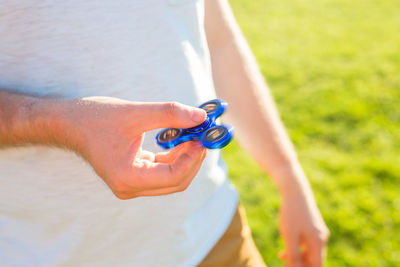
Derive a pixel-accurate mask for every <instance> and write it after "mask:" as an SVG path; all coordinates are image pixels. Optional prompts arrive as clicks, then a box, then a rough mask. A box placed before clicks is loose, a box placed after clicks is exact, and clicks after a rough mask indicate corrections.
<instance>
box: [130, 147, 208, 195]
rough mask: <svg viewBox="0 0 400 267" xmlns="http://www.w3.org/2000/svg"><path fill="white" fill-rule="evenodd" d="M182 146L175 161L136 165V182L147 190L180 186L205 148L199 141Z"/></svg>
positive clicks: (134, 170)
mask: <svg viewBox="0 0 400 267" xmlns="http://www.w3.org/2000/svg"><path fill="white" fill-rule="evenodd" d="M182 146H183V147H182V149H180V150H179V151H178V152H177V155H176V158H175V159H174V161H173V162H166V163H151V164H149V165H144V166H135V167H134V169H133V172H134V173H133V177H135V176H136V178H135V179H134V184H135V185H140V186H141V188H143V189H145V190H147V189H157V188H164V187H173V186H178V185H179V184H180V183H181V182H182V180H183V179H184V178H185V176H186V175H187V174H188V173H189V171H190V170H191V169H193V167H194V166H195V165H196V163H197V161H198V160H199V159H200V158H201V157H202V154H203V152H204V150H205V149H204V148H203V147H201V145H200V144H198V143H197V142H186V143H184V144H182Z"/></svg>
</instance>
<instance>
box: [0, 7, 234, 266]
mask: <svg viewBox="0 0 400 267" xmlns="http://www.w3.org/2000/svg"><path fill="white" fill-rule="evenodd" d="M203 20H204V3H203V0H136V1H135V0H114V1H108V0H86V1H81V0H68V1H66V0H63V1H61V0H60V1H54V0H0V88H4V89H15V90H17V91H19V92H21V93H32V94H36V95H43V96H50V97H74V98H75V97H84V96H94V95H102V96H112V97H118V98H122V99H126V100H132V101H178V102H181V103H184V104H188V105H198V104H200V103H202V102H204V101H207V100H209V99H213V98H215V93H214V88H213V83H212V77H211V67H210V60H209V53H208V48H207V44H206V39H205V33H204V27H203ZM154 136H155V132H151V133H149V134H147V136H146V139H145V142H144V147H145V149H148V150H151V151H154V152H156V151H158V150H159V148H158V147H157V146H156V144H155V140H154ZM237 198H238V197H237V193H236V191H235V189H234V188H233V187H232V186H231V184H230V183H229V181H228V180H227V176H226V169H225V167H224V164H223V162H222V161H221V158H220V151H218V150H214V151H209V154H208V156H207V158H206V160H205V162H204V164H203V166H202V168H201V170H200V172H199V173H198V175H197V176H196V178H195V179H194V180H193V182H192V184H191V185H190V186H189V188H188V189H187V190H186V191H184V192H181V193H176V194H171V195H167V196H159V197H142V198H136V199H132V200H125V201H122V200H119V199H117V198H116V197H115V196H114V195H113V194H112V193H111V191H110V190H109V189H108V187H107V186H106V185H105V184H104V182H103V181H102V180H101V179H100V178H99V177H98V176H96V174H95V173H94V171H93V170H92V168H91V167H90V166H89V165H88V164H87V163H86V162H84V161H83V160H82V159H81V158H79V157H78V156H76V155H75V154H74V153H72V152H70V151H65V150H61V149H58V148H51V147H45V146H30V147H18V148H7V149H1V150H0V262H1V263H0V265H1V266H194V265H196V264H198V263H199V262H200V261H201V260H202V259H203V258H204V257H205V255H206V254H207V253H208V251H209V250H210V249H211V248H212V246H213V245H214V244H215V243H216V242H217V241H218V239H219V238H220V237H221V235H222V234H223V232H224V231H225V230H226V227H227V226H228V225H229V223H230V220H231V218H232V215H233V213H234V211H235V209H236V205H237Z"/></svg>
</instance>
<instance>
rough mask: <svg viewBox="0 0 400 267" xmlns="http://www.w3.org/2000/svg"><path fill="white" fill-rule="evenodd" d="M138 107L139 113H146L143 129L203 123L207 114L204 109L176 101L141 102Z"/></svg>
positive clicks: (190, 125)
mask: <svg viewBox="0 0 400 267" xmlns="http://www.w3.org/2000/svg"><path fill="white" fill-rule="evenodd" d="M137 108H139V109H140V113H139V114H144V115H143V116H144V119H143V120H142V122H143V123H142V127H143V128H142V130H143V131H149V130H153V129H158V128H190V127H194V126H196V125H199V124H201V123H202V122H203V121H204V120H205V119H206V116H207V114H206V112H205V111H204V110H202V109H199V108H195V107H191V106H187V105H183V104H180V103H176V102H165V103H141V104H136V106H135V109H137ZM136 111H137V110H136ZM136 114H137V112H136Z"/></svg>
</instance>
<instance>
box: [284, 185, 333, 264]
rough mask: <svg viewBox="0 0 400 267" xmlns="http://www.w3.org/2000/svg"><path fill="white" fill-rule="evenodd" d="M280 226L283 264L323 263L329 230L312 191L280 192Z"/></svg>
mask: <svg viewBox="0 0 400 267" xmlns="http://www.w3.org/2000/svg"><path fill="white" fill-rule="evenodd" d="M279 215H280V220H279V226H280V231H281V234H282V237H283V241H284V243H285V247H286V250H285V251H283V252H281V253H280V255H279V257H280V258H281V259H282V260H285V261H286V265H285V266H286V267H292V266H293V267H303V266H305V267H318V266H322V265H323V262H324V259H325V257H326V243H327V241H328V237H329V230H328V228H327V226H326V225H325V222H324V220H323V219H322V216H321V214H320V212H319V210H318V208H317V206H316V205H315V201H314V199H313V197H312V194H311V193H306V192H297V189H294V190H293V191H292V190H288V191H287V192H286V194H285V193H282V204H281V209H280V214H279Z"/></svg>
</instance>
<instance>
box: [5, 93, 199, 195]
mask: <svg viewBox="0 0 400 267" xmlns="http://www.w3.org/2000/svg"><path fill="white" fill-rule="evenodd" d="M0 104H1V105H0V146H1V145H3V146H4V145H7V146H10V145H11V146H13V145H25V144H32V143H35V144H46V145H56V146H61V147H66V148H69V149H72V150H74V151H75V152H77V153H78V154H80V155H81V156H82V157H83V158H85V159H86V160H87V161H88V162H89V163H90V164H91V165H92V167H93V169H94V170H95V171H96V173H97V174H98V175H99V176H100V177H101V178H102V179H103V180H104V181H105V182H106V184H107V185H108V186H109V187H110V189H111V190H112V191H113V193H114V194H115V195H116V196H117V197H118V198H120V199H129V198H134V197H139V196H156V195H164V194H170V193H174V192H179V191H183V190H185V189H186V188H187V187H188V186H189V184H190V183H191V181H192V179H193V178H194V176H195V175H196V173H197V172H198V170H199V168H200V166H201V164H202V162H203V160H204V158H205V156H206V150H205V149H204V148H203V147H201V145H200V144H198V143H197V142H186V143H184V144H182V145H180V146H178V147H176V148H174V149H172V150H170V151H168V152H165V153H158V154H154V153H151V152H149V151H144V150H142V147H141V146H142V141H143V135H144V132H146V131H149V130H152V129H157V128H164V127H176V128H188V127H193V126H196V125H198V124H200V123H202V122H203V121H204V120H205V118H206V114H205V112H204V111H203V110H201V109H198V108H192V107H189V106H185V105H182V104H178V103H135V102H128V101H123V100H120V99H116V98H110V97H89V98H84V99H41V98H35V97H28V96H23V95H18V94H11V93H6V92H1V91H0Z"/></svg>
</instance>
